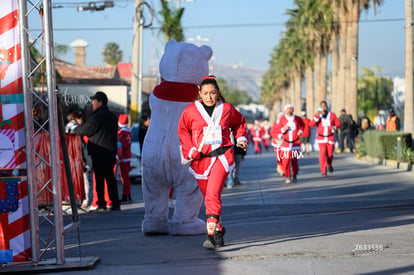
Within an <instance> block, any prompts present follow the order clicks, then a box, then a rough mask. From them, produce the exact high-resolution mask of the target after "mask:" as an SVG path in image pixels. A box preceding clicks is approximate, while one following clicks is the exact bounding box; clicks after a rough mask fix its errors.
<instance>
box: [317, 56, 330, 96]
mask: <svg viewBox="0 0 414 275" xmlns="http://www.w3.org/2000/svg"><path fill="white" fill-rule="evenodd" d="M320 61H321V63H320V64H321V65H320V66H321V69H320V71H319V74H320V76H319V81H320V83H321V85H320V87H319V89H320V91H319V96H320V98H321V100H323V99H325V100H326V79H327V72H328V56H327V55H326V54H325V53H323V54H322V55H321V60H320Z"/></svg>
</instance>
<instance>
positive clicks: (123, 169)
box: [119, 161, 131, 196]
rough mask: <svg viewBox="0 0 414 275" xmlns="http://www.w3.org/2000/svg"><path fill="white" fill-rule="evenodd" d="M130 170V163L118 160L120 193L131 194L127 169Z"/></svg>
mask: <svg viewBox="0 0 414 275" xmlns="http://www.w3.org/2000/svg"><path fill="white" fill-rule="evenodd" d="M130 170H131V163H130V162H129V161H127V162H120V163H119V172H120V173H121V181H122V186H123V187H122V195H124V196H130V195H131V180H130V179H129V171H130Z"/></svg>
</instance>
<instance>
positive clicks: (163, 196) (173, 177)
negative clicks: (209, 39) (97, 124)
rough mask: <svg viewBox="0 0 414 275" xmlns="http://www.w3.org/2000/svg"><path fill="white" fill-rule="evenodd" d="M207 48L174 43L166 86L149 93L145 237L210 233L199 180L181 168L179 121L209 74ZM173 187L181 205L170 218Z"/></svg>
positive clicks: (163, 68) (163, 69)
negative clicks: (201, 215)
mask: <svg viewBox="0 0 414 275" xmlns="http://www.w3.org/2000/svg"><path fill="white" fill-rule="evenodd" d="M212 55H213V51H212V49H211V48H210V47H208V46H200V47H198V46H196V45H194V44H191V43H185V42H176V41H175V40H170V41H168V43H167V44H166V46H165V51H164V54H163V56H162V58H161V61H160V66H159V69H160V74H161V77H162V82H161V83H160V84H159V85H158V86H156V87H155V88H154V91H153V93H152V94H151V95H150V99H149V103H150V107H151V123H150V125H149V128H148V131H147V134H146V136H145V141H144V146H143V152H142V162H141V163H142V167H143V170H142V192H143V198H144V204H145V217H144V220H143V222H142V224H141V227H142V232H143V233H144V234H145V235H158V234H171V235H198V234H205V233H206V225H205V222H204V220H201V219H199V218H198V215H199V212H200V207H201V205H202V203H203V196H202V194H201V192H200V190H199V188H198V185H197V181H196V180H195V178H194V176H193V175H191V174H190V173H189V171H188V166H184V165H182V164H181V156H180V148H179V146H180V141H179V138H178V134H177V127H178V120H179V118H180V116H181V113H182V112H183V110H184V108H185V107H186V106H187V105H188V104H190V103H192V102H193V101H194V100H196V99H197V98H198V95H199V89H198V86H197V85H198V84H200V83H201V81H202V80H203V76H206V75H208V72H209V70H208V60H210V58H211V56H212ZM171 187H174V192H175V197H176V203H175V209H174V213H173V214H172V217H171V219H169V218H168V214H169V209H168V195H169V192H170V189H171Z"/></svg>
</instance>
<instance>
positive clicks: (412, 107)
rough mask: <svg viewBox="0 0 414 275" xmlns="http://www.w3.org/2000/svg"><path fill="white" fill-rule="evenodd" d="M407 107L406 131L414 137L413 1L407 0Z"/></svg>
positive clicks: (405, 110)
mask: <svg viewBox="0 0 414 275" xmlns="http://www.w3.org/2000/svg"><path fill="white" fill-rule="evenodd" d="M405 23H406V24H405V106H404V131H405V132H409V133H411V135H413V136H414V118H413V115H414V114H413V113H414V96H413V90H414V83H413V1H412V0H405Z"/></svg>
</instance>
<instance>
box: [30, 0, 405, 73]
mask: <svg viewBox="0 0 414 275" xmlns="http://www.w3.org/2000/svg"><path fill="white" fill-rule="evenodd" d="M87 2H88V1H84V2H83V1H81V0H79V1H69V0H55V1H53V4H54V5H57V4H59V3H72V4H71V5H69V4H63V6H64V8H54V9H53V22H54V28H55V32H54V39H55V42H56V43H58V44H65V45H69V44H70V43H71V42H72V41H74V40H75V39H77V38H79V37H80V38H82V39H84V40H86V41H87V42H88V43H89V46H88V47H87V50H86V53H87V56H86V63H87V65H103V64H104V62H103V58H102V50H103V48H104V45H105V44H106V43H107V42H116V43H118V44H119V45H120V47H121V50H122V51H123V54H124V57H123V62H131V60H132V53H131V50H132V40H133V37H132V35H133V31H132V21H133V13H134V2H135V1H134V0H129V1H128V0H116V1H115V7H114V8H108V9H106V10H104V11H99V12H88V11H85V12H78V11H77V10H76V7H75V5H73V3H85V4H87ZM147 2H148V4H150V5H151V6H152V7H153V8H154V10H155V19H154V22H153V27H159V26H160V21H159V20H160V15H159V14H158V11H159V10H160V4H159V0H147ZM384 2H385V3H384V4H383V5H382V6H381V7H379V8H377V10H376V14H374V11H373V9H372V8H371V10H370V11H369V12H363V13H362V14H361V20H362V22H361V24H360V45H359V66H360V67H369V68H371V67H373V66H380V67H382V69H383V74H384V75H387V76H400V77H404V45H405V42H404V40H405V34H404V25H405V23H404V20H403V19H404V0H385V1H384ZM171 5H173V6H174V7H175V6H176V5H177V2H172V3H171ZM181 6H182V7H184V8H185V12H184V17H183V21H182V24H183V26H184V31H185V36H186V38H195V37H197V36H201V37H202V38H208V39H209V41H208V42H204V43H205V44H208V45H209V46H211V47H212V48H213V51H214V60H213V62H215V63H216V64H220V65H233V64H242V65H243V66H246V67H254V68H261V69H267V68H268V62H269V60H270V54H271V52H272V50H273V48H274V47H275V46H276V44H277V43H278V40H279V37H280V34H281V33H282V32H283V31H284V29H285V27H284V23H285V22H286V20H287V16H286V15H285V12H286V9H288V8H292V7H293V0H257V1H240V0H194V2H181ZM389 19H396V20H391V21H389ZM398 19H399V20H398ZM364 21H368V22H364ZM39 22H40V20H39V19H38V18H35V17H31V18H30V21H29V24H30V26H31V27H32V28H36V27H39V26H40V23H39ZM85 28H90V29H98V30H93V31H88V30H84V29H85ZM102 28H117V29H116V30H103V29H102ZM61 29H65V30H64V31H63V30H61ZM143 36H144V40H143V55H144V56H143V68H144V74H145V72H147V71H148V68H150V67H157V66H158V61H159V58H160V55H161V54H162V49H163V44H164V37H163V35H162V34H161V33H160V32H159V29H157V28H152V29H145V30H144V34H143ZM59 58H61V59H63V60H66V61H69V62H73V61H74V57H73V50H70V51H69V53H68V54H66V55H61V56H59Z"/></svg>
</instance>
